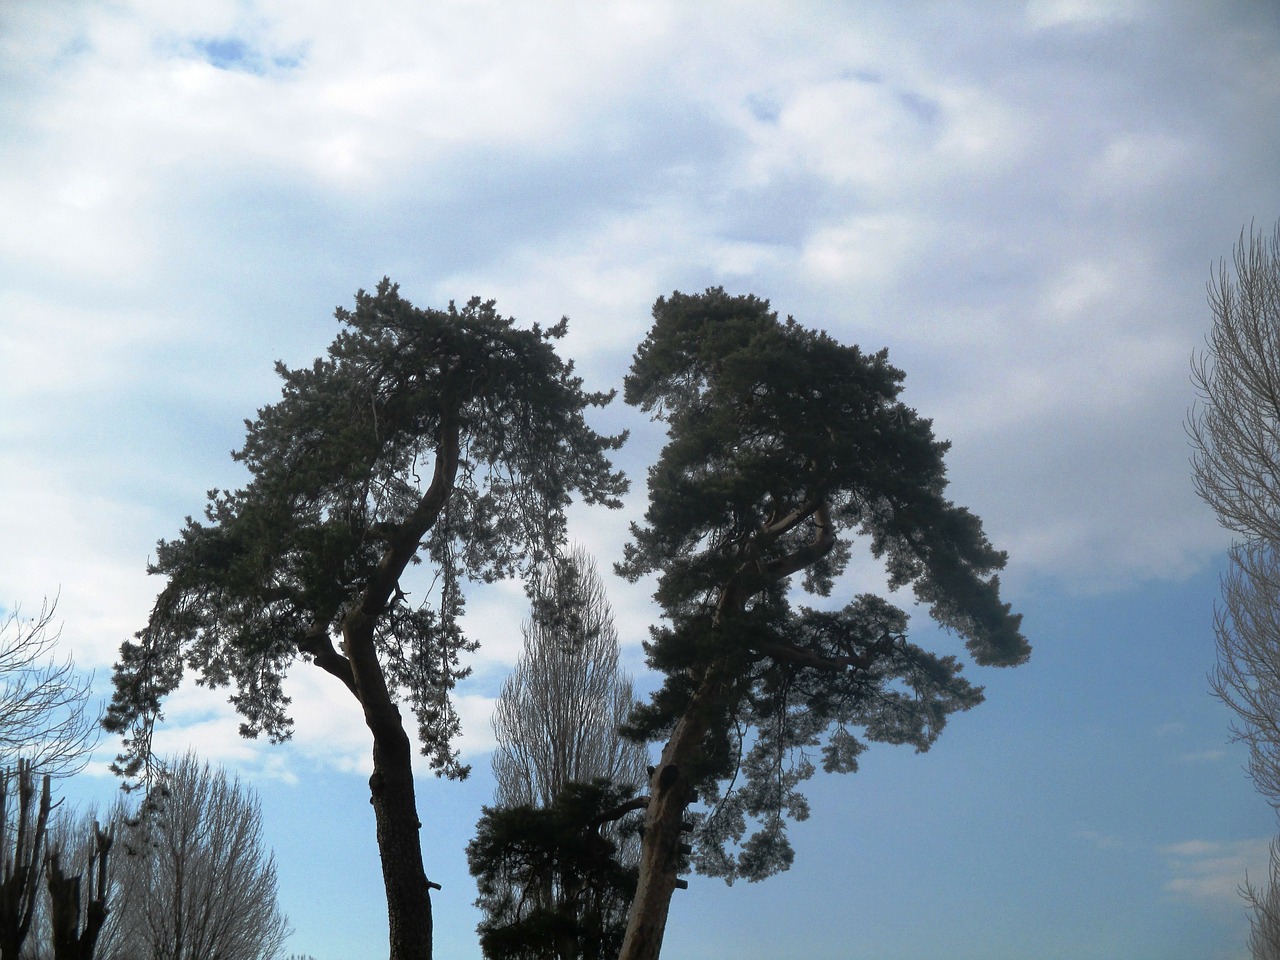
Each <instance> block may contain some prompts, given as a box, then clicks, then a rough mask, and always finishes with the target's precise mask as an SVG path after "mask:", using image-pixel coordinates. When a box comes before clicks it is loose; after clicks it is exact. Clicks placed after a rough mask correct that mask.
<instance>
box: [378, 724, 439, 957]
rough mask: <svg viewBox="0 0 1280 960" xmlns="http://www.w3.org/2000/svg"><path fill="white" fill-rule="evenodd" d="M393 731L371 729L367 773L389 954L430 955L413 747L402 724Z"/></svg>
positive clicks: (427, 896)
mask: <svg viewBox="0 0 1280 960" xmlns="http://www.w3.org/2000/svg"><path fill="white" fill-rule="evenodd" d="M391 709H392V710H395V707H394V706H393V707H392V708H391ZM397 714H398V711H397ZM397 732H398V734H399V735H398V736H396V735H395V734H394V733H393V734H391V735H387V734H385V733H384V734H382V735H379V734H375V735H374V742H373V775H372V776H371V777H370V778H369V802H370V803H371V804H373V814H374V818H375V820H376V821H377V826H378V853H379V855H380V856H381V858H382V880H383V883H384V884H385V886H386V890H387V924H388V928H389V938H390V944H391V954H390V957H391V960H431V929H432V922H431V891H430V888H429V887H428V885H427V875H426V871H425V870H424V868H423V865H422V843H421V839H420V836H419V831H420V829H421V826H422V825H421V823H419V821H418V809H417V803H416V801H415V798H414V790H413V768H412V763H411V761H412V753H413V751H412V747H411V744H410V742H409V737H408V735H407V734H406V733H405V732H404V729H403V727H401V728H400V729H399V730H398V731H397Z"/></svg>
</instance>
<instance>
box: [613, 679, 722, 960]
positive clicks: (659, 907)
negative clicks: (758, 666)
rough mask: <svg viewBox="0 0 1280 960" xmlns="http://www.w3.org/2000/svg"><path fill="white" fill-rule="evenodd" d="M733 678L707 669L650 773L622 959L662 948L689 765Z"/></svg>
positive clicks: (688, 797) (642, 959)
mask: <svg viewBox="0 0 1280 960" xmlns="http://www.w3.org/2000/svg"><path fill="white" fill-rule="evenodd" d="M729 682H730V681H729V679H728V676H727V671H726V669H725V665H724V664H723V663H717V664H713V665H712V666H711V667H709V668H708V670H707V673H706V674H705V675H704V677H703V681H702V683H701V684H699V686H698V690H697V691H696V692H695V693H694V695H693V698H692V700H690V702H689V706H688V708H687V709H686V710H685V713H684V716H683V717H681V719H680V721H679V722H678V723H677V724H676V727H675V729H674V730H673V731H672V733H671V739H670V740H668V741H667V745H666V747H664V748H663V751H662V759H661V760H660V761H659V763H658V766H657V767H655V768H654V771H653V776H652V777H651V778H650V781H649V806H648V807H647V808H646V810H645V816H644V836H643V838H642V839H641V843H640V876H639V878H638V880H637V882H636V896H635V899H634V900H633V901H632V902H631V912H630V914H629V915H628V916H627V932H626V935H625V936H624V937H623V940H622V950H621V952H620V953H619V954H618V960H658V954H659V953H660V952H661V951H662V937H663V934H664V933H665V932H666V929H667V913H668V911H669V910H670V909H671V895H672V894H673V893H674V892H675V889H676V869H677V867H678V865H679V861H680V853H679V847H680V844H681V843H682V842H684V841H685V839H686V838H685V837H684V835H683V831H682V830H681V829H680V825H681V823H682V822H683V821H684V812H685V810H686V808H687V807H688V806H689V804H690V803H692V802H693V800H694V792H693V788H692V787H691V786H690V785H689V781H688V778H687V777H686V776H685V773H684V771H685V770H688V769H690V767H691V761H693V760H694V759H695V758H696V757H697V755H698V752H699V751H700V750H701V749H702V739H703V736H704V735H705V734H706V732H707V727H708V725H709V720H710V716H711V711H712V710H713V709H714V707H715V705H716V704H717V703H718V702H720V701H721V698H722V697H723V695H724V689H725V687H726V686H728V684H729Z"/></svg>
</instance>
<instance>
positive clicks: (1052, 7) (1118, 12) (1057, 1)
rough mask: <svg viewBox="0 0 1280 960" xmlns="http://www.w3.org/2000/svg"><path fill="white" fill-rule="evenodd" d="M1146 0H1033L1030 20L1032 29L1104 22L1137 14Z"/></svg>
mask: <svg viewBox="0 0 1280 960" xmlns="http://www.w3.org/2000/svg"><path fill="white" fill-rule="evenodd" d="M1145 6H1146V3H1145V2H1144V0H1030V2H1028V3H1027V22H1028V23H1029V24H1030V25H1031V27H1032V28H1033V29H1036V30H1044V29H1046V28H1050V27H1060V26H1090V27H1091V26H1102V25H1106V24H1110V23H1115V22H1118V21H1126V20H1131V19H1134V18H1136V17H1138V16H1139V15H1140V14H1141V13H1142V11H1143V8H1144V7H1145Z"/></svg>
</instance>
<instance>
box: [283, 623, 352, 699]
mask: <svg viewBox="0 0 1280 960" xmlns="http://www.w3.org/2000/svg"><path fill="white" fill-rule="evenodd" d="M298 649H299V650H301V651H302V652H303V653H305V654H308V655H310V657H311V661H312V663H314V664H315V665H316V666H317V667H319V668H320V669H321V670H323V671H325V672H326V673H330V674H333V676H335V677H337V678H338V679H339V680H341V681H342V682H343V683H344V684H346V687H347V689H348V690H350V691H351V693H352V694H353V695H354V696H355V698H356V699H357V700H359V699H360V693H359V691H358V690H357V689H356V678H355V674H354V673H353V672H352V670H351V661H350V660H348V659H347V658H346V657H344V656H343V655H342V654H340V653H339V652H338V651H337V650H336V649H334V646H333V638H332V637H330V636H329V628H328V625H326V624H323V623H321V622H320V621H319V620H317V621H316V622H315V623H314V624H312V625H311V627H310V629H308V630H307V632H306V633H305V634H303V635H302V638H301V639H300V640H298Z"/></svg>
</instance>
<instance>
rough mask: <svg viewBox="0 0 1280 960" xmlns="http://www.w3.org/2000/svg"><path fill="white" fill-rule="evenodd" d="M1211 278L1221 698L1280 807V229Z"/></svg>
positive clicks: (1208, 423) (1201, 445) (1201, 418)
mask: <svg viewBox="0 0 1280 960" xmlns="http://www.w3.org/2000/svg"><path fill="white" fill-rule="evenodd" d="M1232 266H1233V267H1234V270H1229V269H1228V267H1227V265H1226V264H1225V263H1220V264H1219V265H1218V269H1217V271H1216V273H1215V275H1214V276H1213V277H1212V279H1211V280H1210V282H1209V306H1210V308H1211V310H1212V312H1213V329H1212V331H1211V332H1210V333H1209V336H1208V338H1207V342H1206V349H1205V350H1204V351H1203V352H1201V353H1200V354H1198V355H1197V356H1196V357H1195V359H1194V360H1193V361H1192V382H1193V383H1194V385H1195V388H1196V392H1197V396H1198V401H1199V402H1198V403H1197V404H1196V406H1195V407H1194V408H1193V409H1192V412H1191V415H1190V417H1189V418H1188V421H1187V432H1188V434H1189V436H1190V438H1191V442H1192V449H1193V453H1192V470H1193V475H1194V478H1195V484H1196V490H1197V492H1198V493H1199V494H1200V496H1201V497H1202V498H1203V499H1204V500H1205V502H1206V503H1208V504H1209V505H1210V506H1211V507H1212V508H1213V509H1214V512H1215V513H1216V514H1217V515H1218V520H1219V521H1220V522H1221V523H1222V525H1223V526H1225V527H1226V528H1227V529H1229V530H1232V531H1234V532H1235V533H1237V534H1238V535H1239V536H1240V538H1241V539H1240V540H1239V541H1238V542H1237V543H1236V544H1235V545H1234V546H1233V547H1232V550H1231V554H1230V558H1229V568H1228V571H1227V573H1226V575H1225V576H1224V577H1223V582H1222V603H1221V604H1220V605H1219V607H1218V609H1217V611H1216V615H1215V618H1214V633H1215V635H1216V640H1217V652H1218V657H1217V666H1216V668H1215V670H1214V674H1213V677H1212V685H1213V690H1214V692H1215V693H1216V694H1217V695H1218V697H1219V698H1221V699H1222V701H1223V702H1224V703H1226V704H1227V705H1228V706H1229V707H1230V708H1231V709H1232V710H1233V711H1234V712H1235V714H1236V722H1235V724H1234V725H1233V730H1234V733H1235V735H1236V737H1237V738H1238V739H1240V740H1242V741H1244V742H1245V743H1247V744H1248V745H1249V749H1250V758H1249V772H1250V774H1251V776H1252V777H1253V781H1254V783H1255V785H1256V786H1257V788H1258V790H1259V791H1260V792H1261V793H1262V794H1263V795H1265V796H1266V797H1267V798H1268V799H1269V800H1270V801H1271V803H1272V805H1273V806H1274V807H1276V809H1277V810H1278V811H1280V222H1277V223H1276V225H1275V227H1274V229H1273V230H1272V233H1271V235H1270V237H1267V236H1265V235H1261V234H1255V233H1254V232H1253V229H1252V228H1250V230H1249V233H1248V235H1247V236H1246V235H1245V234H1244V233H1243V232H1241V235H1240V240H1239V242H1238V243H1237V244H1236V247H1235V250H1234V251H1233V257H1232ZM1278 858H1280V850H1278V849H1277V847H1276V846H1274V845H1273V847H1272V851H1271V870H1270V874H1271V875H1270V878H1269V884H1268V885H1267V886H1266V887H1265V888H1261V889H1259V888H1255V887H1253V886H1252V885H1250V884H1248V883H1246V885H1245V887H1244V889H1243V893H1244V895H1245V899H1246V900H1247V901H1248V903H1249V904H1250V906H1251V908H1252V910H1253V916H1252V918H1251V922H1252V924H1253V936H1252V939H1251V941H1250V949H1251V952H1252V954H1253V956H1254V958H1255V960H1275V958H1280V859H1278Z"/></svg>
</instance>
